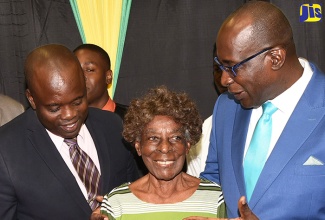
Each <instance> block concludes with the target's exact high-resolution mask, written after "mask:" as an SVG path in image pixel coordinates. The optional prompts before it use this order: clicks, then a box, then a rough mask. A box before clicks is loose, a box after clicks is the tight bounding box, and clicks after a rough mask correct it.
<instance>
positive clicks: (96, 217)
mask: <svg viewBox="0 0 325 220" xmlns="http://www.w3.org/2000/svg"><path fill="white" fill-rule="evenodd" d="M103 199H104V197H103V196H97V197H96V200H97V201H98V202H99V203H101V202H102V201H103ZM90 220H109V219H108V217H107V216H106V215H102V214H100V206H99V207H98V208H96V209H95V210H94V211H93V213H92V214H91V216H90Z"/></svg>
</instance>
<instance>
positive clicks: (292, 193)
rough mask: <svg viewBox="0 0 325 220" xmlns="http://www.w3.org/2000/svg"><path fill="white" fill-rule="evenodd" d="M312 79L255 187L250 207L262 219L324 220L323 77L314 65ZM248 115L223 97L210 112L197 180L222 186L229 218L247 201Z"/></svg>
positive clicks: (244, 110)
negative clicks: (244, 198) (203, 159)
mask: <svg viewBox="0 0 325 220" xmlns="http://www.w3.org/2000/svg"><path fill="white" fill-rule="evenodd" d="M310 65H311V68H312V70H313V72H314V74H313V76H312V79H311V80H310V82H309V84H308V85H307V88H306V90H305V92H304V93H303V95H302V97H301V99H300V100H299V102H298V104H297V106H296V108H295V109H294V111H293V113H292V115H291V117H290V119H289V120H288V122H287V124H286V126H285V128H284V130H283V132H282V134H281V136H280V138H279V139H278V141H277V143H276V145H275V147H274V149H273V151H272V153H271V155H270V157H269V158H268V160H267V161H266V164H265V166H264V169H263V171H262V173H261V175H260V178H259V180H258V182H257V184H256V187H255V190H254V192H253V194H252V197H251V200H250V201H249V206H250V208H251V209H252V210H253V212H254V213H255V214H256V215H257V216H258V217H259V218H260V219H267V220H272V219H277V220H279V219H286V220H287V219H295V220H296V219H325V165H304V163H305V162H306V161H307V160H308V159H309V158H310V157H314V158H317V159H318V160H320V161H322V162H323V163H324V164H325V117H324V115H325V75H324V73H322V72H321V71H320V70H319V69H317V68H316V67H315V66H314V65H313V64H310ZM250 116H251V110H249V109H244V108H242V107H241V105H240V104H239V103H237V102H236V101H234V98H233V97H232V96H231V95H230V94H228V93H225V94H223V95H221V96H220V97H219V98H218V101H217V103H216V105H215V108H214V112H213V127H212V132H211V137H210V147H209V153H208V158H207V162H206V167H205V170H204V172H203V173H201V176H202V177H204V178H207V179H209V180H212V181H215V182H217V183H220V184H221V187H222V190H223V194H224V198H225V203H226V205H227V211H228V216H229V217H237V216H238V208H237V202H238V199H239V198H240V196H242V195H245V194H246V192H245V182H244V176H243V154H244V147H245V141H246V134H247V130H248V124H249V120H250Z"/></svg>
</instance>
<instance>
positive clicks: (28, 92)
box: [25, 89, 36, 110]
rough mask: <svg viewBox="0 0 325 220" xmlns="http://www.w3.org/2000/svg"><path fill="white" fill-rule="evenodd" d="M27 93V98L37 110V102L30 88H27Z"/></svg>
mask: <svg viewBox="0 0 325 220" xmlns="http://www.w3.org/2000/svg"><path fill="white" fill-rule="evenodd" d="M25 95H26V97H27V99H28V101H29V104H30V106H31V107H32V109H34V110H35V109H36V105H35V102H34V98H33V96H32V94H31V93H30V91H29V89H26V91H25Z"/></svg>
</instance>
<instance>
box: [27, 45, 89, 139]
mask: <svg viewBox="0 0 325 220" xmlns="http://www.w3.org/2000/svg"><path fill="white" fill-rule="evenodd" d="M25 76H26V81H27V86H28V88H27V89H26V97H27V99H28V101H29V103H30V104H31V107H32V108H33V109H34V110H35V112H36V114H37V117H38V119H39V121H40V122H41V123H42V124H43V126H44V127H45V128H46V129H47V130H49V131H50V132H52V133H53V134H55V135H58V136H60V137H63V138H73V137H76V136H77V135H78V133H79V130H80V128H81V126H82V124H83V123H84V121H85V119H86V117H87V114H88V108H87V107H88V105H87V96H86V94H87V92H86V82H85V77H84V74H83V71H82V69H81V66H80V63H79V61H78V59H77V58H76V57H75V56H74V54H73V53H72V52H71V51H70V50H69V49H68V48H66V47H64V46H62V45H56V44H51V45H45V46H41V47H39V48H36V49H35V50H34V51H32V52H31V53H30V54H29V55H28V57H27V59H26V62H25Z"/></svg>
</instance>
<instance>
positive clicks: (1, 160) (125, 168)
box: [0, 108, 138, 220]
mask: <svg viewBox="0 0 325 220" xmlns="http://www.w3.org/2000/svg"><path fill="white" fill-rule="evenodd" d="M85 124H86V126H87V128H88V130H89V132H90V135H91V136H92V138H93V140H94V143H95V146H96V149H97V154H98V159H99V163H100V168H101V176H102V186H101V189H100V194H102V195H104V194H106V193H108V192H110V191H111V190H112V189H113V188H114V187H116V186H119V185H121V184H122V183H125V182H129V181H134V180H135V179H137V177H138V174H137V170H136V166H135V163H134V160H133V156H132V154H131V153H130V152H129V151H128V150H127V149H126V147H125V146H124V145H123V143H122V121H121V119H120V118H119V116H117V115H116V114H114V113H112V112H107V111H102V110H100V109H95V108H89V114H88V117H87V119H86V122H85ZM91 213H92V211H91V209H90V207H89V205H88V203H87V201H86V199H85V197H84V195H83V194H82V192H81V190H80V188H79V186H78V183H77V181H76V179H75V177H74V176H73V174H72V173H71V171H70V170H69V168H68V167H67V165H66V163H65V162H64V160H63V159H62V157H61V155H60V153H59V152H58V151H57V149H56V147H55V145H54V144H53V142H52V140H51V138H50V137H49V135H48V133H47V132H46V130H45V128H44V126H43V125H42V124H41V123H40V121H39V120H38V118H37V117H36V114H35V113H34V111H33V110H31V109H29V110H27V111H26V112H25V113H23V114H21V115H20V116H18V117H17V118H15V119H13V120H12V121H10V122H9V123H7V124H5V125H4V126H2V127H1V128H0V219H23V220H32V219H53V220H59V219H60V220H61V219H62V220H65V219H67V220H68V219H69V220H70V219H84V220H88V219H89V217H90V215H91Z"/></svg>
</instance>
